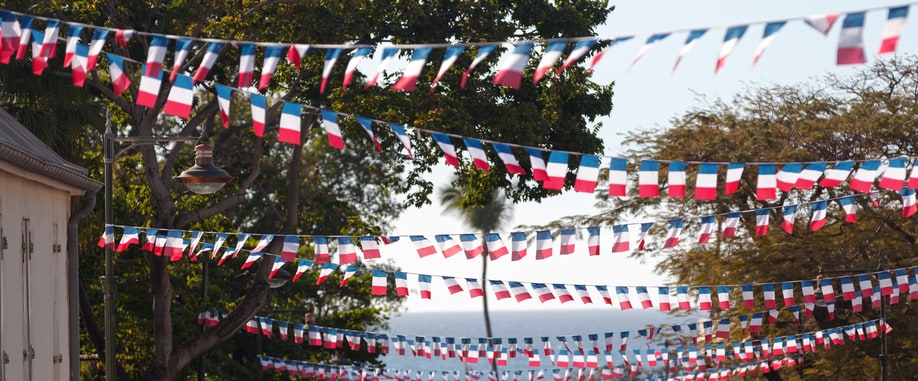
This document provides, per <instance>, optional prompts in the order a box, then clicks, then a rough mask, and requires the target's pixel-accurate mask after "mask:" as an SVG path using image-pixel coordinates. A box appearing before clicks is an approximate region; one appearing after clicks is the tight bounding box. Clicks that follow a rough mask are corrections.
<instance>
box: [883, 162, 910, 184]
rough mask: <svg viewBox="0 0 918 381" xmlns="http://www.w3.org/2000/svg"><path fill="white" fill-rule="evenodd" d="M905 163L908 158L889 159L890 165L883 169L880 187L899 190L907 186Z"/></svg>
mask: <svg viewBox="0 0 918 381" xmlns="http://www.w3.org/2000/svg"><path fill="white" fill-rule="evenodd" d="M905 164H906V158H904V157H897V158H893V159H889V165H887V167H886V170H885V171H883V177H881V178H880V184H879V186H880V188H883V189H888V190H891V191H899V190H901V189H902V187H903V186H905V177H906V173H905Z"/></svg>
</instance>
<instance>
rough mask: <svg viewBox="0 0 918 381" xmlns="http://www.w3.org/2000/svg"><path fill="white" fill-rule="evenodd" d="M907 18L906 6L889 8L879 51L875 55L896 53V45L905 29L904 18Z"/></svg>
mask: <svg viewBox="0 0 918 381" xmlns="http://www.w3.org/2000/svg"><path fill="white" fill-rule="evenodd" d="M906 17H908V6H907V5H906V6H901V7H894V8H889V14H888V15H887V16H886V25H884V26H883V40H882V41H881V42H880V50H879V51H878V52H877V55H883V54H890V53H895V52H896V45H897V44H898V43H899V36H901V35H902V31H903V30H904V29H905V18H906Z"/></svg>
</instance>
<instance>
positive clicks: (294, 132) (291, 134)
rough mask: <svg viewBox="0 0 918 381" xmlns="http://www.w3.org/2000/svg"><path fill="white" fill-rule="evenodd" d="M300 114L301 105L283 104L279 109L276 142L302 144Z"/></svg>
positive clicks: (301, 110)
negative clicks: (278, 126)
mask: <svg viewBox="0 0 918 381" xmlns="http://www.w3.org/2000/svg"><path fill="white" fill-rule="evenodd" d="M322 111H323V115H322V116H323V117H325V115H324V111H325V110H322ZM302 112H303V106H302V105H299V104H296V103H293V102H284V107H283V109H281V117H280V128H279V132H278V134H277V141H279V142H282V143H289V144H297V145H299V144H302V142H303V139H302V137H301V136H300V125H301V124H302V120H301V119H300V115H302ZM323 124H324V122H323ZM329 140H331V138H329Z"/></svg>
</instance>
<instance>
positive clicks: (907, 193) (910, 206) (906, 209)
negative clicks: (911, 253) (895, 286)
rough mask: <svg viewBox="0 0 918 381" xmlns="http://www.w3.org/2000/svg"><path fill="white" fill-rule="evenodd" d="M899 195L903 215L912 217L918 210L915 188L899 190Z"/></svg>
mask: <svg viewBox="0 0 918 381" xmlns="http://www.w3.org/2000/svg"><path fill="white" fill-rule="evenodd" d="M899 196H901V197H902V217H906V218H907V217H911V216H912V215H914V214H915V212H918V205H916V204H915V190H914V189H909V188H902V190H900V191H899ZM900 285H901V284H900Z"/></svg>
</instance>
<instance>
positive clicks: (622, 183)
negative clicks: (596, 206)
mask: <svg viewBox="0 0 918 381" xmlns="http://www.w3.org/2000/svg"><path fill="white" fill-rule="evenodd" d="M627 171H628V161H627V160H625V159H622V158H618V157H613V158H612V159H611V161H610V162H609V196H610V197H625V196H627V195H628V191H627V189H626V186H627V184H628V173H627Z"/></svg>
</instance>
